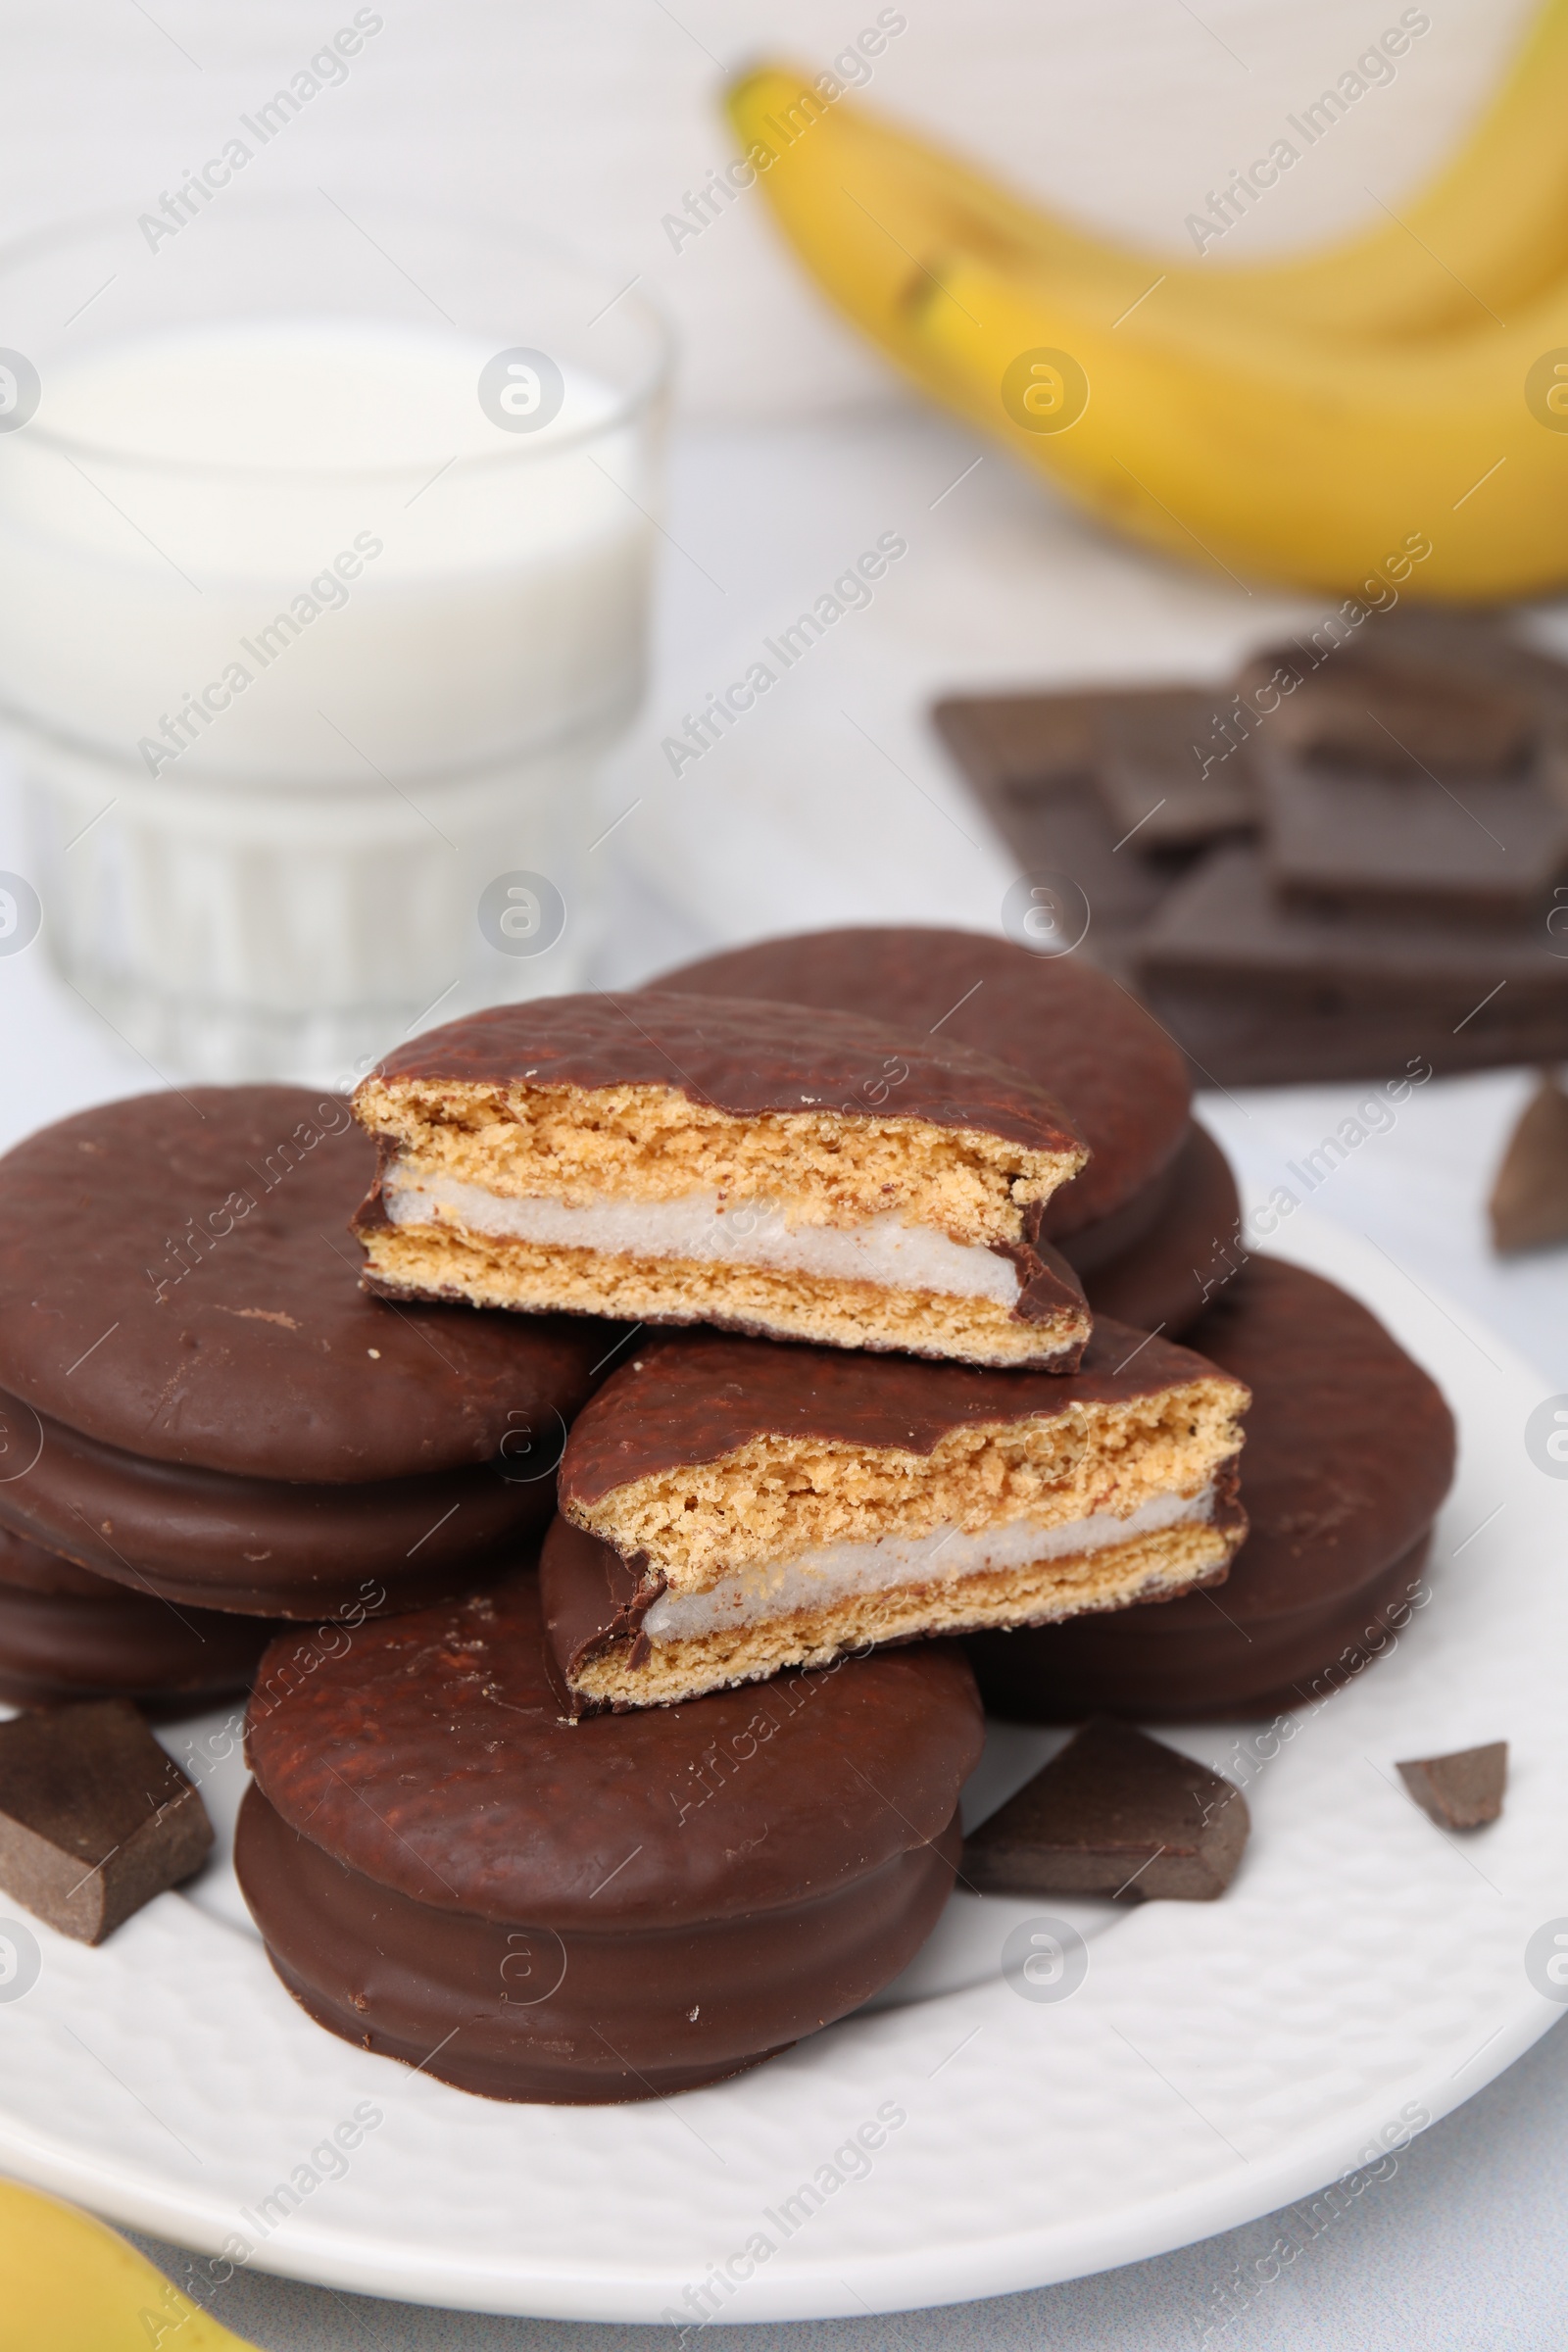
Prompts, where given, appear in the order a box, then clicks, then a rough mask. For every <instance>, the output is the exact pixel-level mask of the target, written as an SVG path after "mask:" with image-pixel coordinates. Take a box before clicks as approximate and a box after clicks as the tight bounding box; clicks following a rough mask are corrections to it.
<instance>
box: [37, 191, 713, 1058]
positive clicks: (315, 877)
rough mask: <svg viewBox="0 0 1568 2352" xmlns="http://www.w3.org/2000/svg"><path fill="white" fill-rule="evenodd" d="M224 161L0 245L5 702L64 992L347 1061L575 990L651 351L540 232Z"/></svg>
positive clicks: (195, 1050)
mask: <svg viewBox="0 0 1568 2352" xmlns="http://www.w3.org/2000/svg"><path fill="white" fill-rule="evenodd" d="M239 177H240V173H239V171H238V170H237V168H231V170H230V177H229V180H228V181H227V182H223V183H221V184H219V185H213V184H210V179H209V176H208V175H207V174H206V173H205V172H204V174H201V175H197V176H195V177H193V178H192V179H191V181H190V182H189V183H188V184H187V185H185V186H184V187H182V188H181V189H180V190H178V191H176V192H175V193H174V194H173V195H172V196H169V195H167V194H166V197H165V200H164V202H163V205H162V207H161V209H160V210H159V211H157V212H156V213H149V214H144V215H142V216H141V217H140V219H139V220H138V219H136V218H133V217H127V218H125V219H123V220H117V221H108V222H95V223H92V224H89V225H87V226H85V227H80V228H73V229H68V230H62V231H59V232H56V233H53V234H50V235H46V236H43V237H40V238H35V239H32V240H30V241H29V242H28V243H27V244H25V245H24V246H19V247H13V248H12V249H11V251H10V252H9V253H8V254H5V255H0V345H3V346H4V348H0V723H3V724H4V725H5V728H6V732H7V735H8V737H9V739H10V742H11V744H12V745H13V746H14V748H15V749H16V751H17V753H18V756H19V758H20V760H21V764H22V767H23V771H24V775H25V783H26V787H27V791H28V797H29V801H30V805H31V812H32V815H33V817H34V820H35V829H34V839H35V852H34V855H35V859H36V864H37V872H36V873H35V874H34V875H33V876H32V877H30V879H32V880H33V882H34V884H35V887H36V889H37V891H38V893H39V896H40V898H41V900H42V904H43V924H44V932H45V936H46V939H47V942H48V945H49V949H50V952H51V954H52V956H53V957H54V960H55V962H56V964H57V966H58V968H59V969H60V971H61V972H62V973H63V974H64V976H65V978H66V979H67V980H68V981H69V982H70V983H71V985H72V986H73V987H74V988H75V989H76V990H77V991H79V993H80V994H81V995H82V996H83V997H85V998H86V999H87V1000H88V1001H89V1002H90V1003H91V1004H92V1005H94V1006H95V1007H97V1009H98V1010H99V1011H100V1012H101V1013H102V1014H103V1016H104V1017H105V1018H106V1019H107V1020H109V1021H110V1022H111V1023H112V1024H113V1025H114V1027H115V1028H116V1029H117V1030H118V1031H119V1032H120V1033H121V1034H122V1035H123V1037H124V1038H125V1039H126V1040H128V1042H129V1043H130V1044H131V1045H132V1046H134V1047H135V1048H136V1049H137V1050H138V1051H139V1052H140V1053H142V1054H144V1055H146V1056H147V1057H148V1058H149V1059H151V1060H152V1061H153V1062H154V1063H155V1064H156V1065H157V1066H158V1067H159V1068H160V1069H167V1070H169V1071H171V1072H189V1073H194V1074H197V1075H202V1076H211V1077H218V1078H239V1077H270V1076H277V1077H284V1076H296V1075H297V1076H302V1077H313V1078H315V1077H345V1076H349V1075H352V1073H353V1071H354V1069H355V1067H356V1066H357V1065H359V1064H362V1063H365V1062H367V1061H368V1059H369V1058H370V1057H373V1056H374V1055H377V1054H381V1053H383V1052H385V1051H386V1050H387V1049H388V1048H389V1047H390V1046H391V1045H392V1044H393V1043H394V1042H395V1041H396V1040H397V1039H398V1038H399V1037H400V1036H401V1035H404V1034H406V1033H407V1032H408V1031H410V1030H411V1029H413V1028H415V1027H417V1026H418V1025H420V1024H421V1023H422V1022H424V1021H426V1020H427V1019H430V1018H432V1017H433V1018H436V1019H447V1018H450V1017H451V1016H452V1015H453V1014H454V1013H455V1012H458V1011H460V1010H464V1009H467V1008H469V1007H471V1006H473V1005H480V1004H486V1003H495V1002H499V1001H502V1000H505V999H515V998H518V997H525V996H529V995H534V994H538V993H541V992H544V991H547V990H548V991H556V990H559V989H565V988H571V987H573V986H574V985H577V984H578V983H579V981H580V979H581V975H582V969H583V962H584V958H585V955H586V953H587V952H588V950H589V948H590V946H591V943H592V937H593V909H592V905H591V901H590V898H589V895H588V888H587V877H588V875H589V873H590V872H591V870H592V869H591V867H589V865H588V864H587V853H588V850H589V848H590V846H591V844H592V842H593V840H594V838H595V835H596V833H597V832H598V831H600V830H601V829H602V820H596V811H595V809H594V807H593V796H592V791H591V782H592V775H593V770H594V767H595V763H596V762H597V760H599V759H600V758H601V756H602V755H603V753H604V751H605V749H606V747H607V746H608V745H609V744H610V743H611V742H612V741H613V739H614V738H615V736H616V735H617V734H618V733H619V732H620V731H621V730H622V729H623V728H624V726H625V725H626V723H627V721H628V719H629V718H630V716H631V714H632V711H634V709H635V707H636V704H637V700H638V697H639V694H640V691H641V687H642V680H643V666H644V642H645V635H646V622H647V611H648V593H649V578H650V569H651V558H652V551H653V541H654V537H655V533H656V529H657V525H656V523H655V520H654V517H655V515H656V513H657V510H658V505H659V469H660V455H661V441H662V421H663V411H664V388H665V382H666V376H667V367H668V348H667V340H666V337H665V335H664V332H663V329H662V326H661V324H660V322H659V320H658V319H656V318H655V317H654V315H653V314H652V313H651V312H650V311H649V310H648V309H647V307H646V306H645V305H644V304H643V303H642V302H641V301H640V299H639V297H638V293H637V289H636V287H635V284H632V285H631V286H626V285H624V284H621V285H617V283H616V281H615V279H614V278H613V277H606V276H602V275H601V274H600V273H598V272H596V271H595V270H590V269H588V268H586V267H584V266H583V265H582V264H580V263H578V262H577V261H575V260H573V259H572V258H570V257H569V256H565V255H563V254H560V253H557V252H555V251H553V250H551V249H550V248H548V247H547V246H546V245H544V244H543V243H542V242H541V241H540V240H538V239H536V238H532V237H529V236H527V235H525V234H522V233H520V232H515V231H512V230H510V229H509V228H507V227H505V226H503V225H498V224H497V223H495V222H493V221H461V220H452V219H448V218H442V217H440V216H439V215H436V214H432V213H431V212H429V211H428V210H426V209H425V208H424V207H422V206H419V207H413V206H409V205H407V204H398V203H391V202H388V201H386V200H384V199H377V198H374V197H368V196H366V195H363V194H354V193H350V192H346V191H339V190H336V189H334V190H332V191H330V192H327V191H324V190H323V191H318V192H316V193H314V194H310V195H300V196H292V195H279V196H267V195H264V194H255V195H253V194H251V193H250V192H249V191H248V190H247V189H246V188H244V187H243V186H242V185H235V184H233V182H234V181H235V180H237V179H239Z"/></svg>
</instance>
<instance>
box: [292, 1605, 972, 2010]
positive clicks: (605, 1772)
mask: <svg viewBox="0 0 1568 2352" xmlns="http://www.w3.org/2000/svg"><path fill="white" fill-rule="evenodd" d="M289 1663H290V1661H289V1645H288V1644H287V1643H284V1642H280V1643H278V1644H277V1645H276V1649H275V1651H272V1652H269V1654H268V1656H267V1657H266V1658H264V1660H263V1662H262V1667H261V1671H260V1674H259V1675H258V1678H257V1695H256V1697H255V1698H254V1699H253V1701H252V1709H251V1718H250V1725H249V1731H248V1735H247V1737H248V1746H249V1752H250V1759H251V1765H252V1769H253V1771H254V1772H255V1775H256V1778H257V1781H258V1783H259V1784H260V1787H261V1789H262V1792H263V1794H264V1795H265V1796H266V1797H267V1799H268V1801H269V1802H270V1804H271V1805H272V1806H273V1807H274V1808H275V1810H276V1811H277V1812H278V1813H279V1814H280V1815H281V1816H282V1818H283V1820H284V1821H285V1822H287V1823H288V1824H290V1825H291V1826H292V1827H293V1828H295V1829H298V1830H300V1831H302V1832H303V1833H304V1834H305V1835H306V1836H307V1837H308V1838H310V1839H311V1841H312V1842H313V1843H314V1844H316V1845H319V1846H320V1847H321V1848H322V1850H323V1851H324V1852H326V1853H328V1854H331V1855H333V1856H334V1857H335V1858H336V1859H337V1860H339V1861H341V1862H344V1863H346V1864H347V1865H348V1866H349V1867H350V1869H352V1870H356V1871H359V1872H360V1873H362V1874H363V1875H364V1876H365V1877H367V1878H369V1879H373V1880H374V1881H375V1882H376V1883H377V1885H378V1886H381V1887H392V1888H394V1889H395V1890H396V1891H397V1892H399V1893H401V1894H404V1895H408V1896H410V1897H412V1899H413V1900H414V1901H416V1902H417V1903H422V1904H427V1905H431V1906H433V1907H434V1908H435V1909H436V1910H437V1911H443V1912H456V1913H467V1914H474V1915H477V1916H478V1917H480V1918H482V1919H488V1920H493V1921H500V1922H503V1923H506V1924H510V1925H515V1924H518V1923H528V1924H532V1925H534V1926H536V1927H546V1928H551V1929H554V1930H555V1931H556V1932H557V1933H558V1934H568V1933H571V1932H574V1931H580V1932H582V1933H584V1934H587V1935H592V1936H605V1935H616V1936H618V1935H623V1934H628V1933H632V1932H636V1933H639V1934H640V1933H642V1932H645V1931H653V1930H660V1931H663V1930H673V1929H679V1928H690V1927H694V1926H697V1925H699V1924H702V1925H709V1924H712V1923H715V1922H718V1921H725V1920H741V1919H745V1918H747V1917H748V1916H750V1915H752V1914H755V1913H758V1912H766V1911H771V1910H776V1909H778V1908H780V1907H781V1906H790V1905H794V1904H797V1903H807V1902H810V1901H814V1900H816V1899H818V1898H821V1897H826V1896H828V1895H830V1894H832V1893H834V1892H835V1891H837V1890H839V1889H842V1888H845V1887H851V1886H854V1885H857V1884H858V1883H860V1882H863V1881H864V1880H866V1879H867V1878H868V1877H869V1876H871V1875H872V1874H874V1873H876V1872H877V1871H880V1870H881V1869H882V1868H883V1867H884V1865H886V1864H887V1863H889V1862H891V1861H893V1860H894V1859H895V1858H896V1857H897V1856H900V1855H903V1854H906V1853H907V1852H909V1851H911V1850H913V1849H914V1848H915V1847H917V1846H919V1845H921V1844H922V1843H923V1842H924V1841H925V1840H927V1839H930V1838H935V1837H937V1836H938V1835H939V1834H940V1833H941V1832H942V1831H943V1830H945V1829H946V1828H947V1826H948V1824H949V1822H950V1821H951V1820H952V1818H953V1814H954V1810H955V1808H956V1803H957V1797H958V1790H959V1789H960V1787H961V1785H962V1783H963V1781H964V1779H965V1778H966V1777H967V1775H968V1773H969V1771H970V1770H971V1769H972V1767H973V1765H974V1763H975V1761H976V1760H977V1758H978V1756H979V1752H980V1740H981V1723H980V1711H979V1704H978V1701H977V1699H976V1696H975V1691H974V1685H973V1681H972V1678H971V1676H970V1674H969V1670H968V1667H967V1666H966V1665H965V1663H964V1661H963V1658H962V1656H961V1655H960V1654H959V1653H958V1652H957V1651H956V1649H955V1648H954V1647H953V1645H952V1644H939V1643H931V1644H929V1645H922V1646H921V1647H919V1648H915V1649H903V1650H897V1651H890V1652H883V1653H880V1654H878V1655H876V1656H873V1657H868V1658H860V1659H851V1660H848V1661H846V1662H845V1664H843V1665H842V1666H840V1667H838V1668H835V1669H830V1670H826V1671H824V1672H822V1673H820V1674H812V1675H801V1674H783V1675H780V1676H779V1677H778V1678H777V1679H776V1680H775V1681H773V1682H771V1683H768V1684H765V1685H761V1686H759V1687H756V1688H754V1689H751V1690H747V1691H722V1692H715V1693H714V1694H713V1695H712V1696H711V1697H707V1698H701V1699H697V1700H694V1701H693V1702H692V1703H691V1704H690V1705H688V1706H681V1707H669V1708H657V1709H652V1710H648V1711H646V1712H644V1713H641V1714H636V1715H607V1716H602V1717H599V1718H596V1719H595V1720H594V1721H592V1722H588V1723H583V1724H578V1725H575V1726H573V1725H570V1724H567V1723H564V1722H563V1721H562V1720H561V1716H560V1713H559V1710H558V1706H557V1702H556V1698H555V1694H554V1692H553V1691H552V1690H551V1687H550V1682H549V1677H548V1673H547V1669H546V1664H545V1652H544V1642H543V1628H542V1624H541V1620H540V1610H539V1593H538V1584H537V1580H536V1579H535V1578H534V1576H532V1575H531V1574H524V1575H520V1576H516V1577H511V1578H508V1579H507V1580H506V1581H505V1582H504V1583H503V1584H501V1585H499V1586H498V1587H497V1588H496V1590H495V1592H494V1593H491V1594H488V1595H482V1596H479V1597H477V1598H474V1599H470V1600H468V1601H465V1602H459V1603H453V1604H447V1605H444V1606H442V1607H439V1608H431V1609H425V1610H422V1611H420V1612H419V1613H418V1614H417V1616H412V1617H400V1618H394V1619H392V1620H390V1621H389V1622H386V1623H371V1624H368V1625H367V1626H365V1627H364V1628H363V1629H361V1631H360V1632H358V1633H357V1634H356V1636H355V1638H354V1640H353V1641H352V1642H348V1643H345V1645H344V1647H343V1649H342V1650H341V1651H340V1652H339V1654H338V1655H337V1656H336V1657H332V1658H323V1659H322V1660H321V1662H320V1663H319V1665H318V1666H317V1667H316V1668H315V1669H314V1670H313V1671H312V1672H310V1673H309V1674H308V1675H305V1676H303V1677H302V1676H301V1675H300V1674H298V1673H297V1672H296V1673H293V1674H292V1675H290V1673H289V1671H288V1669H289ZM290 1683H291V1684H292V1687H291V1688H290V1687H288V1686H289V1684H290ZM753 2046H754V2048H755V2049H757V2050H759V2051H760V2049H762V2048H763V2047H765V2046H766V2044H765V2043H764V2042H762V2041H758V2042H757V2043H755V2044H754V2045H753ZM421 2054H422V2053H421Z"/></svg>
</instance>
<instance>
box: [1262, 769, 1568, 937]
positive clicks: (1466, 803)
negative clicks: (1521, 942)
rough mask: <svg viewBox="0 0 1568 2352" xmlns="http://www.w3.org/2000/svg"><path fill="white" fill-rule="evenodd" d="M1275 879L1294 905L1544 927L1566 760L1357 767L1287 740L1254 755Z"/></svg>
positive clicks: (1566, 838) (1560, 832) (1563, 828)
mask: <svg viewBox="0 0 1568 2352" xmlns="http://www.w3.org/2000/svg"><path fill="white" fill-rule="evenodd" d="M1255 758H1256V762H1257V773H1258V777H1259V782H1260V788H1261V791H1262V796H1263V807H1264V811H1265V814H1266V817H1267V823H1268V833H1267V851H1266V857H1267V862H1268V869H1269V874H1270V877H1271V878H1272V880H1273V882H1274V883H1275V885H1276V887H1277V888H1278V889H1279V890H1280V891H1281V892H1282V893H1283V895H1284V897H1285V899H1286V900H1287V901H1288V902H1290V903H1293V904H1295V905H1299V906H1305V907H1345V908H1347V909H1348V910H1349V911H1351V912H1354V911H1358V910H1360V911H1365V912H1368V913H1379V914H1387V915H1398V916H1400V917H1404V916H1407V915H1415V916H1420V915H1429V916H1434V917H1437V918H1439V919H1446V920H1449V921H1454V922H1462V923H1465V924H1467V925H1472V926H1473V925H1475V924H1477V923H1486V922H1492V923H1504V924H1512V926H1513V928H1514V930H1515V932H1520V931H1521V930H1523V931H1525V932H1527V933H1528V931H1529V929H1530V927H1531V922H1532V918H1533V917H1534V918H1537V919H1538V920H1539V921H1540V922H1541V923H1542V925H1543V927H1544V920H1545V917H1546V915H1547V914H1548V913H1549V911H1550V907H1551V888H1552V884H1553V883H1554V882H1555V881H1556V880H1557V879H1558V877H1559V876H1560V875H1561V874H1562V873H1563V872H1564V871H1565V870H1568V798H1565V797H1564V793H1563V788H1562V755H1561V753H1560V752H1558V751H1557V750H1555V749H1554V748H1550V749H1546V750H1544V751H1543V752H1542V753H1541V754H1540V755H1539V757H1538V758H1536V759H1535V760H1532V761H1531V763H1530V764H1529V765H1528V766H1521V767H1518V768H1515V769H1511V770H1509V771H1508V772H1507V773H1506V774H1501V775H1497V774H1492V773H1489V772H1486V771H1484V770H1481V769H1479V768H1478V769H1475V770H1468V769H1466V770H1458V769H1457V768H1456V767H1455V766H1454V764H1453V763H1452V762H1446V764H1445V767H1444V768H1443V769H1436V768H1429V767H1427V766H1425V765H1424V764H1422V763H1420V762H1418V761H1414V760H1412V761H1410V762H1408V763H1407V765H1406V768H1405V769H1404V770H1403V771H1396V769H1395V768H1394V767H1393V765H1392V764H1391V763H1390V762H1389V761H1386V760H1380V761H1378V762H1377V763H1376V764H1375V765H1374V764H1373V763H1371V762H1368V763H1367V764H1366V765H1365V766H1362V767H1356V766H1352V765H1350V764H1348V763H1335V764H1333V765H1329V764H1326V763H1323V762H1321V761H1319V760H1309V759H1303V758H1301V757H1299V755H1298V754H1297V753H1295V752H1294V751H1292V750H1291V749H1290V747H1289V746H1287V745H1285V744H1284V743H1283V742H1280V741H1276V742H1274V743H1271V744H1268V745H1264V746H1260V747H1259V748H1258V750H1257V752H1256V754H1255Z"/></svg>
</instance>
